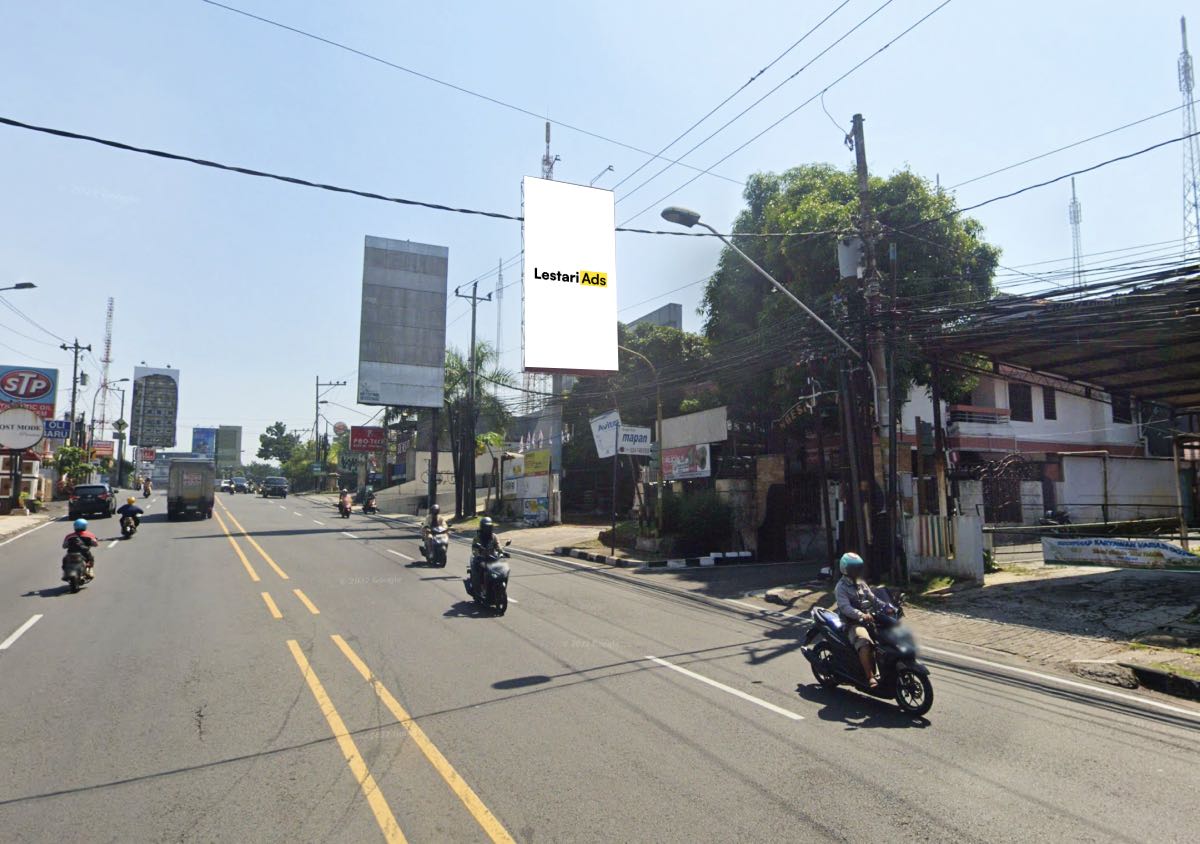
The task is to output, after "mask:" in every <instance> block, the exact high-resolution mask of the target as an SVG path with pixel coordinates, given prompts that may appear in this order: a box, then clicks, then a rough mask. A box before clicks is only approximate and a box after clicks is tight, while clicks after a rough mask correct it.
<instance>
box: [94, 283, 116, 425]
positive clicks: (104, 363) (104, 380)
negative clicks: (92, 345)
mask: <svg viewBox="0 0 1200 844" xmlns="http://www.w3.org/2000/svg"><path fill="white" fill-rule="evenodd" d="M112 325H113V297H111V296H109V297H108V309H107V311H106V313H105V315H104V357H102V358H100V365H101V367H100V408H99V413H100V418H99V419H97V420H96V421H97V422H98V423H99V427H100V436H101V437H103V436H105V434H106V430H105V427H106V426H107V425H108V394H109V386H108V367H109V364H111V363H112Z"/></svg>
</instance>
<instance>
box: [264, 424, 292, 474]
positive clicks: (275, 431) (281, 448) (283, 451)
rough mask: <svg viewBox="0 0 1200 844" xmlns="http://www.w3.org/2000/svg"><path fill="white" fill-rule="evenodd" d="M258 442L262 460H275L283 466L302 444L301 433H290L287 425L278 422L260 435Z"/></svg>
mask: <svg viewBox="0 0 1200 844" xmlns="http://www.w3.org/2000/svg"><path fill="white" fill-rule="evenodd" d="M258 444H259V445H258V455H257V456H258V458H259V459H260V460H275V461H277V462H278V463H279V465H280V466H282V465H284V464H286V463H287V462H288V461H289V460H291V458H292V452H293V451H295V449H296V447H297V446H298V445H300V435H299V434H289V433H288V430H287V426H286V425H284V424H283V423H282V422H276V423H275V424H273V425H270V426H268V427H267V430H266V432H265V433H262V434H259V435H258Z"/></svg>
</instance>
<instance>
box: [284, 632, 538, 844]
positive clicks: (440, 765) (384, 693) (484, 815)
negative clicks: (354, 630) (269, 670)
mask: <svg viewBox="0 0 1200 844" xmlns="http://www.w3.org/2000/svg"><path fill="white" fill-rule="evenodd" d="M331 638H332V639H333V643H334V644H335V645H337V646H338V648H340V649H341V651H342V653H343V654H345V656H346V659H348V660H350V664H351V665H353V666H354V667H355V668H356V669H357V670H358V673H359V674H361V675H362V677H363V679H364V680H366V681H367V682H368V683H370V684H371V687H372V688H373V689H374V690H375V694H376V695H378V696H379V699H380V701H382V702H383V705H384V706H386V707H387V708H388V710H389V711H391V713H392V715H393V716H395V718H396V720H397V721H398V722H399V723H400V726H401V727H403V728H404V729H405V731H406V732H407V733H408V735H409V737H410V738H412V740H413V742H414V743H415V744H416V745H417V747H419V748H420V749H421V752H422V753H424V754H425V758H426V759H428V760H429V763H430V764H431V765H433V767H434V768H435V769H436V770H437V772H438V773H439V774H441V776H442V779H443V780H445V781H446V785H448V786H450V790H451V791H453V792H454V793H455V794H456V795H457V796H458V799H459V800H461V801H462V804H463V805H464V806H466V807H467V811H468V812H470V813H471V816H472V817H473V818H475V820H476V821H477V822H478V823H479V825H480V827H482V828H483V831H484V832H485V833H487V835H488V837H489V838H491V839H492V841H495V842H497V844H500V842H506V843H507V844H515V842H513V837H512V836H511V835H509V834H508V830H506V829H505V828H504V826H503V824H501V823H500V821H499V820H498V819H497V818H496V816H495V815H493V814H492V812H491V810H490V809H488V807H487V806H485V805H484V804H483V801H482V800H480V799H479V795H477V794H476V793H475V792H474V791H473V790H472V789H471V786H469V785H467V782H466V780H464V779H463V778H462V777H461V776H459V773H458V771H456V770H454V766H453V765H451V764H450V762H449V761H448V760H447V759H446V757H445V756H443V755H442V752H441V751H440V750H438V749H437V747H436V746H435V745H434V743H433V742H432V741H430V740H429V736H427V735H425V731H424V730H422V729H421V728H420V726H418V725H417V722H416V721H414V720H413V719H412V716H411V715H409V714H408V712H406V711H405V709H404V707H403V706H401V705H400V701H398V700H396V698H394V697H393V696H392V693H391V692H389V691H388V690H387V687H385V686H384V685H383V683H381V682H380V681H379V680H378V678H376V677H375V675H374V674H372V673H371V669H370V668H368V667H367V664H366V663H365V662H363V661H362V660H361V659H360V658H359V656H358V654H356V653H355V652H354V650H353V649H352V648H351V647H350V645H348V644H347V643H346V640H345V639H343V638H342V637H341V636H339V635H337V634H336V633H335V634H334V635H333V636H332V637H331ZM294 650H295V649H294Z"/></svg>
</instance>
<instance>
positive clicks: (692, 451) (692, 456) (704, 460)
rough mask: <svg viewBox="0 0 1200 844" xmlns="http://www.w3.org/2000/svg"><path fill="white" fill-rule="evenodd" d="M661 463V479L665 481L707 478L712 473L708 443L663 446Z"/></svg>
mask: <svg viewBox="0 0 1200 844" xmlns="http://www.w3.org/2000/svg"><path fill="white" fill-rule="evenodd" d="M662 463H663V480H666V481H683V480H687V479H689V478H707V477H709V476H710V475H711V474H712V457H711V454H710V452H709V448H708V443H701V444H699V445H685V446H682V447H681V448H664V449H663V452H662Z"/></svg>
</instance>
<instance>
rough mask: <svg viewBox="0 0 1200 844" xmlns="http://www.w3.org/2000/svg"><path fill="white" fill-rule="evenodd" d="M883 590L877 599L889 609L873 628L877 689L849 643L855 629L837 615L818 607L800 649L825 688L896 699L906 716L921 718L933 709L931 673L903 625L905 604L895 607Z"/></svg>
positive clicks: (878, 616) (876, 614) (877, 619)
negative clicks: (850, 688)
mask: <svg viewBox="0 0 1200 844" xmlns="http://www.w3.org/2000/svg"><path fill="white" fill-rule="evenodd" d="M881 591H882V594H880V592H879V591H877V592H876V595H877V596H878V597H879V598H880V600H881V601H883V603H884V610H883V611H882V612H879V613H875V622H874V623H873V624H871V625H868V628H869V629H870V628H873V629H872V630H871V632H872V634H873V635H872V638H873V639H875V642H876V644H875V662H876V666H877V667H878V670H879V682H878V685H876V686H874V687H871V686H868V685H867V678H866V676H865V675H864V674H863V670H862V664H861V663H860V662H859V659H858V653H857V652H856V651H855V650H854V646H853V645H851V644H850V635H849V633H850V631H849V630H848V629H847V625H846V622H845V621H844V620H842V618H841V616H839V615H838V614H837V613H835V612H830V611H829V610H827V609H823V608H821V607H813V609H812V627H810V628H809V629H808V634H807V636H805V639H804V644H803V645H802V646H801V648H800V650H801V653H803V654H804V656H805V658H806V659H808V661H809V663H810V664H811V665H812V672H813V676H814V677H815V678H816V680H817V682H818V683H820V684H821V685H822V686H824V687H825V688H827V689H832V688H836V687H837V686H839V685H842V684H843V683H845V684H848V685H851V686H854V687H855V688H856V689H858V690H859V691H860V692H863V693H864V694H868V695H871V696H872V697H878V698H884V699H887V698H892V699H894V700H895V701H896V704H897V705H898V706H899V707H900V708H901V709H902V710H904V712H906V713H908V714H909V715H912V716H914V717H920V716H922V715H924V714H925V713H926V712H928V711H929V709H930V707H931V706H933V684H932V683H931V682H930V680H929V669H928V668H926V667H925V666H924V665H923V664H922V663H921V662H920V661H919V660H918V659H917V646H916V642H915V641H914V639H913V636H912V633H911V632H910V631H909V630H908V628H907V627H905V626H904V625H903V624H902V623H901V622H900V619H901V618H903V617H904V610H903V608H902V606H901V603H902V602H898V603H896V604H893V603H891V601H890V596H888V595H887V592H886V590H881Z"/></svg>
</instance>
